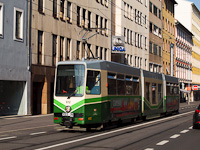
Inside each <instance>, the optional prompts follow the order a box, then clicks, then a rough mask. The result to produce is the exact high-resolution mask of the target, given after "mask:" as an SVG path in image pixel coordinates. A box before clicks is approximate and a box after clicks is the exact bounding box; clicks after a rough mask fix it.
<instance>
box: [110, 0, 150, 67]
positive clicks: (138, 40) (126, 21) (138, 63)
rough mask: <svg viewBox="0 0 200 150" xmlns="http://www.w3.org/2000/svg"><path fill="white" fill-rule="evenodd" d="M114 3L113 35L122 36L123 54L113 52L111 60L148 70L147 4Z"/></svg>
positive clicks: (144, 1)
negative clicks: (123, 40) (123, 41)
mask: <svg viewBox="0 0 200 150" xmlns="http://www.w3.org/2000/svg"><path fill="white" fill-rule="evenodd" d="M114 2H115V4H114V6H115V7H114V9H113V12H114V15H113V22H114V25H113V35H114V36H122V37H123V36H124V38H125V53H122V54H115V53H114V52H113V53H112V58H111V60H112V61H118V62H121V63H125V64H128V65H130V66H134V67H138V68H142V69H145V70H148V69H149V44H148V43H149V21H148V20H149V19H148V18H149V10H148V5H149V3H148V1H147V0H136V1H132V0H124V1H122V0H116V1H114ZM120 55H121V57H120ZM116 58H117V59H116ZM119 59H121V60H119Z"/></svg>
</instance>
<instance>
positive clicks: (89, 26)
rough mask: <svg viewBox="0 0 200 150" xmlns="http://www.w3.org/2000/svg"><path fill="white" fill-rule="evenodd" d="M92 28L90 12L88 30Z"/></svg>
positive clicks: (89, 13)
mask: <svg viewBox="0 0 200 150" xmlns="http://www.w3.org/2000/svg"><path fill="white" fill-rule="evenodd" d="M90 28H91V12H90V11H88V29H90Z"/></svg>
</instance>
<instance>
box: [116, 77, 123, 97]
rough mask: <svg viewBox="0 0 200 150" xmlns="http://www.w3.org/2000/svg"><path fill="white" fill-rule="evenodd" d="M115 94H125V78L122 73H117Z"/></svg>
mask: <svg viewBox="0 0 200 150" xmlns="http://www.w3.org/2000/svg"><path fill="white" fill-rule="evenodd" d="M117 94H118V95H125V80H124V75H121V74H118V75H117Z"/></svg>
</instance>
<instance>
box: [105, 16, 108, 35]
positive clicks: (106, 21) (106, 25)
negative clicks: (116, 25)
mask: <svg viewBox="0 0 200 150" xmlns="http://www.w3.org/2000/svg"><path fill="white" fill-rule="evenodd" d="M105 34H106V36H108V20H107V19H105Z"/></svg>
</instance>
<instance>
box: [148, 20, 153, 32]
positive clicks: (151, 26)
mask: <svg viewBox="0 0 200 150" xmlns="http://www.w3.org/2000/svg"><path fill="white" fill-rule="evenodd" d="M152 28H153V25H152V22H150V27H149V30H150V32H151V33H152V30H153V29H152Z"/></svg>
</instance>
